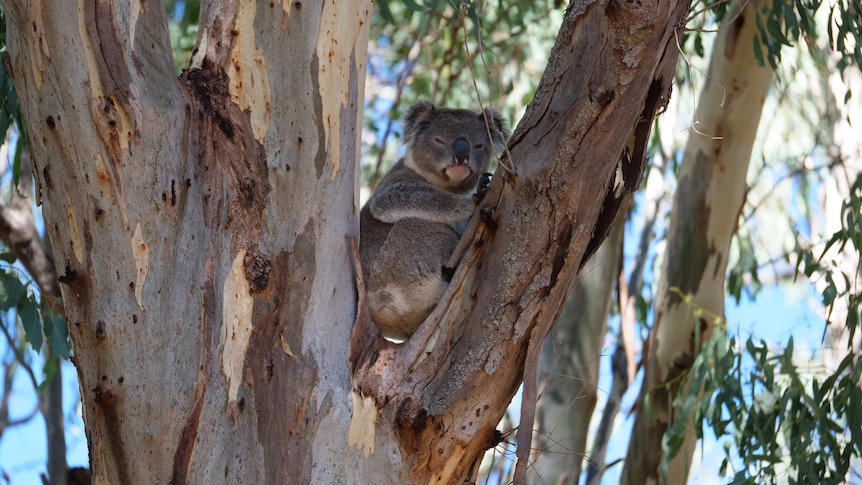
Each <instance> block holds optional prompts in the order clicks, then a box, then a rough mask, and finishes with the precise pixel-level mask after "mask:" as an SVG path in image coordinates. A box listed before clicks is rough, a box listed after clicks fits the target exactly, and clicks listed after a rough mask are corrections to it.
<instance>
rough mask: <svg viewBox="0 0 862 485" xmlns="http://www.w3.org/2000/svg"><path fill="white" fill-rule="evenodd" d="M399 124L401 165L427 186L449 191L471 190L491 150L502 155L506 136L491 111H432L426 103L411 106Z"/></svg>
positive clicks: (445, 109) (501, 120) (497, 115)
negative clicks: (402, 158)
mask: <svg viewBox="0 0 862 485" xmlns="http://www.w3.org/2000/svg"><path fill="white" fill-rule="evenodd" d="M486 118H487V123H488V124H487V125H486V124H485V120H486ZM403 125H404V126H403V129H404V144H405V145H406V147H407V151H406V153H405V155H404V163H405V164H406V165H407V166H408V167H410V168H412V169H413V170H415V171H416V172H417V173H419V174H420V175H422V177H424V178H425V180H427V181H428V182H429V183H430V184H432V185H435V186H437V187H440V188H443V189H446V190H449V191H451V192H469V191H471V190H474V189H475V188H476V184H477V183H478V180H479V176H480V175H481V174H482V173H484V172H487V171H488V166H489V165H490V164H491V159H492V158H493V157H494V150H495V149H496V153H497V154H498V155H502V153H503V146H504V144H505V142H506V139H505V138H506V136H507V135H506V133H505V129H506V128H505V124H504V122H503V119H502V117H501V116H500V115H499V114H498V113H496V112H495V111H492V110H490V109H486V110H485V112H484V113H478V112H475V111H469V110H465V109H451V108H435V107H434V105H432V104H431V103H430V102H428V101H420V102H418V103H416V104H414V105H413V106H411V107H410V109H409V110H408V111H407V115H406V116H405V117H404V121H403ZM489 132H490V134H491V136H490V138H489V137H488V133H489ZM492 145H493V148H492Z"/></svg>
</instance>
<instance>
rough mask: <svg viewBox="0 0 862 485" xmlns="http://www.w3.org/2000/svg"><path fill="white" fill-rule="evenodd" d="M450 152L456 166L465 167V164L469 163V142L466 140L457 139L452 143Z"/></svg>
mask: <svg viewBox="0 0 862 485" xmlns="http://www.w3.org/2000/svg"><path fill="white" fill-rule="evenodd" d="M452 152H453V154H454V156H455V163H456V164H458V165H467V162H469V161H470V142H468V141H467V139H466V138H458V139H457V140H455V141H454V142H452Z"/></svg>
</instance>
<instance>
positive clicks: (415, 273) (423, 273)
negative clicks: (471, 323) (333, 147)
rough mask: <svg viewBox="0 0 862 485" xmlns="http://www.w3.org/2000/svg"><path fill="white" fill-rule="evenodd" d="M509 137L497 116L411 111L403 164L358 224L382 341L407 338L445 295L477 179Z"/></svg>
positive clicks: (427, 106) (420, 106)
mask: <svg viewBox="0 0 862 485" xmlns="http://www.w3.org/2000/svg"><path fill="white" fill-rule="evenodd" d="M486 117H487V120H488V126H486V124H485V118H486ZM489 131H490V133H491V138H490V139H489V137H488V133H489ZM504 131H505V127H504V123H503V120H502V118H501V117H500V115H499V114H497V113H496V112H494V111H491V110H487V109H486V110H485V112H484V113H477V112H474V111H468V110H463V109H449V108H435V107H434V106H433V105H432V104H431V103H430V102H419V103H416V104H414V105H413V106H411V107H410V109H409V110H408V112H407V115H406V116H405V118H404V120H403V133H404V134H403V140H404V144H405V146H406V153H405V155H404V158H402V159H401V160H400V161H399V162H398V163H396V164H395V165H394V166H393V167H392V169H391V170H390V171H389V173H387V174H386V176H385V177H383V180H381V182H380V185H379V186H378V187H377V190H375V191H374V193H373V194H372V195H371V198H370V199H369V200H368V202H367V203H366V204H365V206H364V207H363V208H362V211H361V212H360V219H359V220H360V244H359V253H360V258H361V260H362V269H363V273H364V276H365V282H366V287H367V295H368V305H369V307H370V309H371V318H372V320H373V321H374V323H375V324H376V325H377V327H378V328H379V329H380V332H381V333H382V334H383V336H384V337H386V338H389V339H397V340H404V339H407V338H409V337H410V335H412V334H413V332H414V331H415V330H416V328H418V327H419V325H420V324H421V323H422V322H423V321H424V320H425V318H426V317H427V316H428V314H430V313H431V311H432V310H433V309H434V306H435V305H436V304H437V302H438V301H439V300H440V297H441V296H442V295H443V291H444V290H445V289H446V286H447V285H448V279H447V277H446V276H445V273H446V271H444V268H443V266H444V265H445V264H446V262H447V261H448V260H449V257H450V256H451V254H452V251H453V250H454V249H455V246H456V245H457V244H458V239H459V238H460V236H461V231H463V227H465V225H466V224H465V223H466V221H467V220H468V219H469V218H470V215H471V214H472V213H473V207H474V201H473V194H474V193H475V192H476V187H477V184H478V182H479V177H480V176H481V175H482V174H483V173H485V172H487V171H488V166H489V165H490V163H491V159H492V158H493V157H494V150H495V149H496V153H499V154H501V153H502V152H503V145H504V143H505V136H506V135H505V134H504ZM492 145H494V147H492Z"/></svg>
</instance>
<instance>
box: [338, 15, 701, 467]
mask: <svg viewBox="0 0 862 485" xmlns="http://www.w3.org/2000/svg"><path fill="white" fill-rule="evenodd" d="M688 8H689V3H688V2H686V1H683V2H667V1H653V2H608V3H607V4H602V3H599V2H573V3H572V4H571V5H570V6H569V9H568V10H567V12H566V16H565V19H564V21H563V26H562V28H561V31H560V34H559V36H558V38H557V45H556V46H555V47H554V50H553V52H552V54H551V59H550V61H549V64H548V68H547V70H546V72H545V75H544V77H543V79H542V82H541V84H540V86H539V88H538V90H537V93H536V98H535V99H534V100H533V102H532V103H531V104H530V106H529V107H528V109H527V114H526V115H525V117H524V119H523V120H521V123H520V124H519V126H518V128H517V129H516V131H515V134H514V135H513V137H512V140H511V142H510V151H511V154H512V161H513V164H514V165H515V167H517V170H518V173H517V175H516V176H509V175H508V174H502V173H501V174H498V176H497V177H495V178H494V180H493V182H492V187H491V190H490V192H489V193H488V194H487V195H486V196H485V198H484V200H483V203H482V207H480V209H479V210H481V211H482V213H483V214H491V216H490V224H486V223H484V222H482V223H476V224H474V225H472V226H471V228H470V229H468V230H467V233H466V234H465V236H464V237H465V238H466V239H468V240H469V241H472V243H471V244H470V245H468V246H467V247H466V249H465V251H464V254H463V257H462V259H461V264H460V266H459V267H458V269H457V270H456V272H455V274H454V275H453V278H452V282H451V283H450V286H449V289H448V290H447V293H446V295H444V297H443V300H442V301H441V303H440V305H438V307H437V309H436V310H435V311H434V313H432V314H431V316H430V317H429V318H428V319H427V320H426V322H425V323H424V324H423V326H421V327H420V328H419V329H418V330H417V332H416V333H415V334H414V335H413V337H411V339H410V340H409V341H407V342H406V343H404V344H402V345H400V346H399V345H395V344H391V343H388V342H383V341H381V340H380V339H379V338H378V337H376V336H375V331H374V330H373V328H371V327H369V326H368V324H367V322H365V321H362V320H360V321H359V322H358V324H357V326H356V327H355V331H356V332H358V333H360V335H355V336H354V341H353V344H352V355H351V364H352V366H353V369H354V379H355V384H354V386H355V389H356V390H357V391H358V392H359V393H360V394H361V395H362V396H366V397H373V398H374V399H375V402H376V405H377V406H378V409H380V412H381V415H382V416H384V417H385V416H387V415H391V413H393V412H394V413H395V414H396V416H397V417H398V419H397V423H399V424H398V429H399V439H400V440H401V448H402V450H403V456H406V457H407V460H408V465H409V467H410V470H411V481H412V482H413V483H420V482H429V483H436V482H437V481H438V480H450V481H451V482H460V481H464V480H467V479H468V478H469V477H470V476H471V475H472V473H473V470H474V467H475V464H476V463H477V460H478V458H479V457H481V454H482V453H483V452H484V450H485V449H487V448H489V447H491V446H494V444H496V442H497V441H496V440H495V436H496V435H495V434H494V433H493V430H494V427H495V426H496V424H497V422H498V420H499V418H500V417H501V416H502V413H503V412H504V410H505V408H506V405H507V404H508V402H509V400H510V399H511V397H512V395H513V394H514V392H515V390H516V389H517V387H518V384H519V382H520V380H521V377H522V375H523V372H524V371H523V369H524V367H523V366H524V363H525V360H526V359H527V355H528V353H530V355H534V356H538V346H540V345H541V341H542V340H543V338H544V336H545V335H546V334H547V332H548V330H549V329H550V327H551V325H552V324H553V323H554V322H555V321H556V319H557V316H558V315H559V312H560V309H561V308H562V303H563V300H564V297H565V295H566V293H567V290H568V288H569V287H570V286H571V282H572V279H573V278H574V276H575V274H576V273H577V271H578V269H579V268H580V267H581V266H582V265H583V262H584V260H585V257H586V256H587V255H588V253H589V252H590V251H592V250H593V248H596V247H598V245H599V243H600V242H601V240H602V239H603V238H604V235H605V234H604V233H605V232H606V228H609V227H611V226H612V225H613V221H614V220H615V218H616V215H617V214H616V213H617V212H618V210H619V207H621V206H622V205H623V204H625V203H626V202H627V201H628V200H629V199H630V198H631V195H632V193H633V191H634V190H635V189H636V187H637V186H638V185H639V183H640V177H641V176H642V173H643V168H644V164H645V160H644V149H645V147H646V143H647V140H648V135H649V127H650V126H651V124H652V120H653V118H654V117H655V112H656V111H657V110H658V109H659V108H660V107H661V106H663V105H664V103H666V101H667V99H668V96H669V95H670V85H671V82H672V79H673V72H674V69H675V65H676V59H677V55H676V54H677V52H676V45H677V38H676V37H677V35H678V32H677V30H676V29H675V27H676V26H678V25H680V23H681V22H682V21H683V19H684V18H685V16H686V14H687V12H688ZM629 140H633V141H632V143H627V142H628V141H629ZM620 164H621V165H622V166H621V172H622V174H623V180H622V181H621V182H622V184H621V185H622V190H621V191H620V192H618V193H615V191H614V188H615V186H614V174H615V172H616V170H617V167H618V165H620ZM597 201H599V202H597ZM601 201H606V202H605V203H604V204H602V203H601ZM603 206H604V207H603ZM365 318H366V319H367V317H365ZM531 335H532V336H533V337H531V338H528V336H531ZM528 348H530V349H531V350H530V351H528ZM537 362H538V359H537V358H535V359H533V363H534V365H536V364H537ZM527 372H528V375H531V376H532V375H534V374H535V372H536V369H535V368H533V369H528V370H527ZM531 398H532V399H534V398H535V395H533V396H525V398H524V399H525V401H529V400H530V399H531ZM529 414H530V413H529V412H527V415H528V416H527V418H528V419H527V421H524V419H525V418H523V417H522V422H532V418H531V417H530V416H529ZM385 422H386V421H385V419H383V418H381V419H380V420H379V421H378V423H385ZM383 428H385V424H378V428H377V429H378V435H380V432H381V429H383ZM529 429H530V427H529V426H525V427H522V428H521V430H525V431H528V430H529ZM519 441H520V442H522V443H527V445H525V446H524V448H525V451H528V449H529V435H526V439H521V438H519ZM378 442H379V441H378ZM428 443H433V445H431V446H427V444H428ZM518 466H519V468H521V469H523V467H525V466H526V462H519V465H518ZM521 473H522V472H521Z"/></svg>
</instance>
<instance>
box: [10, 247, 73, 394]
mask: <svg viewBox="0 0 862 485" xmlns="http://www.w3.org/2000/svg"><path fill="white" fill-rule="evenodd" d="M16 259H17V258H16V256H15V255H14V254H13V253H9V252H4V253H0V260H2V261H4V262H6V263H7V265H4V266H2V267H0V312H2V313H7V312H11V311H14V312H15V314H16V315H17V318H16V320H13V321H20V322H21V326H22V327H23V329H24V335H25V337H26V341H27V342H29V343H30V347H31V348H32V349H33V350H34V351H35V352H36V353H39V352H40V351H41V350H42V346H43V344H45V345H47V346H48V348H50V350H51V354H50V358H48V359H47V360H46V361H45V365H44V369H43V371H44V373H45V380H44V381H43V382H42V384H41V385H40V386H39V390H40V391H41V390H42V388H43V387H44V386H45V385H46V384H47V383H48V382H50V381H51V378H52V377H53V376H54V373H55V372H56V370H57V366H58V364H59V361H58V359H59V358H63V359H68V358H69V357H70V356H71V353H72V344H71V341H70V340H69V329H68V327H67V325H66V320H65V319H63V317H62V316H61V315H59V314H58V313H57V312H55V311H54V310H53V308H52V306H51V304H50V303H49V302H47V301H45V300H43V299H42V298H40V296H39V294H38V292H35V291H32V289H31V283H30V282H29V281H28V282H24V281H22V280H21V274H20V272H19V271H18V269H17V268H15V267H14V266H12V263H14V262H15V260H16ZM3 330H4V334H5V335H6V338H7V340H8V342H7V343H8V344H9V345H10V346H11V347H17V345H14V340H15V339H14V337H13V335H15V334H17V332H12V331H10V329H9V328H6V327H4V329H3ZM21 358H22V356H20V355H19V359H21Z"/></svg>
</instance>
